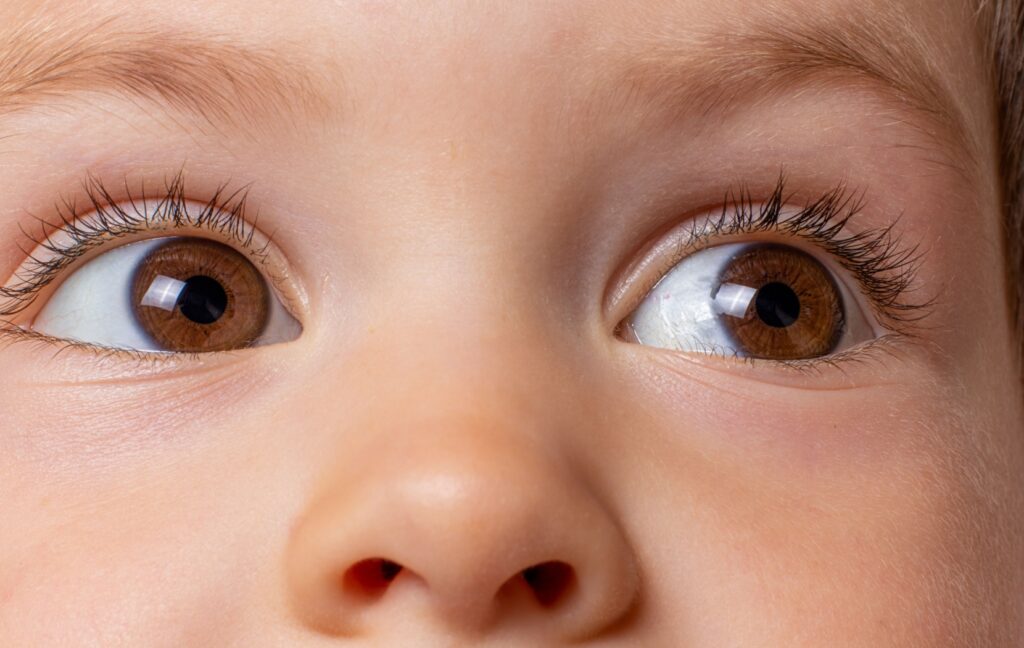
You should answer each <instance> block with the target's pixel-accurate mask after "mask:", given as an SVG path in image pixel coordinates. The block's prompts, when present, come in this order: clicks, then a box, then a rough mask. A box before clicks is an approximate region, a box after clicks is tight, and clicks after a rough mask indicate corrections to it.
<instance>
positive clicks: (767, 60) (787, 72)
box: [623, 6, 982, 167]
mask: <svg viewBox="0 0 1024 648" xmlns="http://www.w3.org/2000/svg"><path fill="white" fill-rule="evenodd" d="M901 11H902V10H901V9H900V8H899V7H895V6H893V7H890V8H888V9H886V11H885V12H884V13H883V12H880V11H874V10H868V9H860V8H857V7H853V8H851V9H850V10H849V11H847V12H844V13H843V15H840V16H836V15H817V14H814V13H813V12H812V13H808V14H807V15H803V16H788V15H787V16H786V17H785V19H783V18H780V17H777V16H775V15H774V14H772V13H771V12H769V11H760V12H759V11H758V10H754V11H752V12H751V13H750V15H749V16H746V17H745V18H743V19H740V20H737V21H734V23H731V24H730V25H729V27H728V28H726V29H725V30H724V31H715V32H714V33H707V34H703V35H702V36H700V37H698V38H696V39H695V40H693V41H687V42H682V43H678V44H675V43H673V42H672V39H666V38H664V37H663V35H662V34H659V33H657V32H656V33H655V37H654V38H651V39H650V42H649V43H645V44H644V45H643V46H642V47H641V48H640V51H642V52H643V54H641V55H640V56H639V57H635V56H634V57H633V58H632V59H631V60H630V61H629V63H628V64H627V66H626V73H625V77H626V80H625V83H624V84H623V85H624V87H626V88H628V92H629V94H630V96H631V97H632V98H634V99H635V98H638V97H640V98H643V100H645V101H655V102H657V103H659V104H663V105H666V106H668V108H669V114H670V115H672V110H671V106H681V107H683V109H684V110H689V111H692V110H694V107H695V106H696V107H697V109H698V110H701V111H703V112H705V113H711V112H714V111H727V110H728V109H729V108H730V107H731V106H733V105H736V104H738V103H740V100H741V99H743V98H744V96H746V95H747V94H749V93H751V92H753V93H754V94H755V95H757V96H758V97H763V96H765V95H772V94H778V93H780V92H785V91H792V90H793V89H794V87H800V86H801V85H806V84H808V83H810V82H812V81H813V82H817V83H821V82H822V81H825V82H827V81H828V80H829V79H830V78H831V79H834V80H835V81H836V82H837V85H841V86H843V87H850V85H851V84H858V83H859V84H861V85H864V86H865V87H869V88H870V89H871V90H873V91H875V92H881V93H882V94H883V95H885V96H887V97H888V98H889V99H892V100H894V102H895V104H896V105H897V106H898V107H900V108H902V109H904V110H906V111H909V112H911V113H914V114H917V115H919V116H921V117H923V118H924V119H923V120H917V121H915V123H913V124H912V125H913V126H917V127H918V128H919V129H920V130H922V131H924V132H925V133H926V134H928V135H929V136H932V137H933V138H935V139H936V140H937V141H939V142H940V143H942V144H945V145H951V146H947V147H946V148H948V149H949V151H950V154H949V155H947V158H948V162H949V163H950V164H951V165H953V166H957V167H966V165H963V163H962V162H963V159H962V157H957V156H956V155H953V153H958V154H960V155H961V156H966V157H967V159H968V160H969V161H977V159H978V156H979V151H980V150H982V147H981V143H980V142H978V141H977V140H976V138H975V136H974V134H973V132H972V131H971V129H970V128H968V120H967V118H966V114H967V109H966V108H965V107H964V106H963V105H961V103H960V102H959V101H957V99H956V97H955V95H954V93H953V92H952V91H951V89H949V88H948V87H947V86H946V85H945V84H944V83H943V75H942V74H941V73H940V70H938V69H937V66H936V63H935V62H934V60H933V59H934V55H932V54H930V53H929V52H930V51H932V50H934V48H935V47H936V45H934V44H931V43H928V42H926V41H925V40H924V36H923V35H922V34H918V33H917V32H916V31H915V30H914V29H912V28H910V26H911V25H912V24H913V22H912V21H911V20H910V19H908V18H906V17H905V16H904V15H902V13H901ZM672 118H674V116H673V117H672Z"/></svg>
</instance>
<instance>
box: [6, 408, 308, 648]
mask: <svg viewBox="0 0 1024 648" xmlns="http://www.w3.org/2000/svg"><path fill="white" fill-rule="evenodd" d="M207 406H209V404H207ZM57 418H59V417H57V416H55V417H53V420H52V421H51V423H52V425H51V427H50V428H48V429H47V430H46V431H47V432H48V433H55V432H57V431H58V430H59V429H60V426H59V425H57V421H56V419H57ZM70 420H75V419H74V418H73V417H71V418H69V421H70ZM268 420H269V419H268V417H263V418H262V419H261V418H260V417H259V416H256V415H255V414H254V415H252V416H248V417H246V416H237V417H234V418H232V419H231V425H230V426H229V427H221V428H216V427H209V426H208V425H207V426H201V427H202V429H201V430H196V429H190V428H188V427H186V426H183V427H182V428H180V431H181V432H182V436H181V437H179V438H177V439H176V440H175V441H174V442H173V443H172V442H169V441H168V440H167V439H163V438H161V439H159V440H157V439H154V438H148V439H146V440H145V442H144V441H143V440H142V439H139V440H138V444H137V445H134V446H133V447H132V449H126V448H125V447H124V443H123V442H121V441H122V440H121V437H120V435H118V436H117V437H116V440H118V441H119V442H120V443H118V444H116V445H120V446H121V447H120V449H119V451H118V452H116V453H112V454H116V462H115V461H114V459H115V457H114V456H112V454H102V455H98V456H100V457H102V459H103V460H102V461H100V460H98V459H97V455H92V454H91V453H88V452H85V450H87V449H88V448H91V447H92V443H96V444H99V442H100V440H99V439H95V438H92V439H91V440H90V441H91V442H90V444H88V445H86V446H80V447H79V448H78V449H79V450H80V451H81V454H80V455H78V456H79V458H81V459H82V460H81V461H80V462H78V463H79V466H78V467H79V470H78V472H77V474H76V473H75V472H74V471H73V470H72V469H71V466H72V465H74V464H75V456H74V455H72V456H65V457H64V458H63V459H62V460H61V462H60V463H61V464H62V465H60V466H56V465H50V466H49V467H48V468H47V467H46V466H44V465H42V464H39V463H28V462H25V463H21V464H17V465H15V464H14V463H4V460H3V459H0V466H2V467H3V470H0V475H2V477H0V482H2V483H3V486H4V490H3V492H4V493H5V502H4V524H2V525H0V636H3V637H5V638H7V640H8V641H10V642H11V643H10V645H55V646H56V645H103V646H121V645H124V646H142V645H146V646H169V647H170V646H197V645H227V644H228V643H229V642H232V641H236V640H238V639H239V637H245V636H247V634H248V633H249V632H251V631H252V629H253V628H258V627H260V624H259V623H257V622H254V619H260V618H268V617H269V616H270V611H273V610H275V609H278V608H280V607H281V604H280V601H278V600H276V599H275V598H274V596H276V595H283V588H282V587H281V586H280V584H279V583H278V582H277V581H278V580H280V579H281V578H282V577H281V574H280V571H279V570H278V569H277V566H278V563H279V562H280V561H279V556H280V555H281V554H282V553H283V551H284V549H283V546H284V542H285V541H286V539H287V537H288V524H289V520H291V519H293V518H294V517H295V511H296V510H298V509H299V504H300V503H301V500H302V495H301V493H300V492H299V484H300V483H301V479H298V478H297V477H298V476H301V475H302V474H303V471H304V467H303V466H301V465H298V462H296V461H293V460H291V459H290V458H289V455H288V453H287V450H286V448H285V443H284V441H282V440H287V439H288V438H289V437H288V435H286V434H281V433H280V430H281V429H282V428H279V427H276V426H275V425H273V424H272V423H268ZM137 423H138V422H137ZM51 428H52V429H51ZM25 430H26V431H38V430H35V429H33V428H25ZM95 431H96V430H94V432H95ZM141 431H142V430H140V432H141ZM200 432H201V433H200ZM239 439H246V440H248V442H246V443H240V442H239ZM108 441H110V442H111V445H115V444H114V443H113V440H111V439H108ZM65 464H66V465H65ZM260 615H263V616H262V617H261V616H260ZM55 619H56V620H57V621H59V622H55ZM19 637H22V638H23V639H24V641H18V638H19ZM217 637H223V641H218V640H217ZM154 638H158V639H154ZM250 638H251V639H252V641H251V642H243V643H246V644H247V645H256V644H258V643H259V642H260V641H261V640H263V641H265V640H266V638H262V639H261V638H259V637H250ZM280 643H281V645H288V642H284V641H282V642H280ZM5 645H6V644H5Z"/></svg>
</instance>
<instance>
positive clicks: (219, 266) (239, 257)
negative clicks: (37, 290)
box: [30, 237, 302, 353]
mask: <svg viewBox="0 0 1024 648" xmlns="http://www.w3.org/2000/svg"><path fill="white" fill-rule="evenodd" d="M30 328H31V329H33V330H35V331H37V332H39V333H43V334H46V335H49V336H52V337H57V338H63V339H68V340H74V341H77V342H83V343H87V344H93V345H98V346H105V347H113V348H120V349H130V350H136V351H148V352H180V353H205V352H212V351H227V350H233V349H243V348H247V347H252V346H262V345H267V344H275V343H279V342H287V341H290V340H294V339H295V338H297V337H298V336H299V334H300V333H301V331H302V327H301V325H300V324H299V323H298V321H296V320H295V318H294V317H292V316H291V315H290V314H289V313H288V311H287V310H286V309H285V307H284V306H283V305H282V304H281V302H280V300H279V299H278V298H277V296H276V295H275V294H274V292H273V290H272V289H271V288H270V286H269V285H268V283H267V280H266V279H265V278H264V276H263V274H262V273H261V272H260V270H259V269H258V268H257V267H256V266H255V265H254V264H253V263H252V262H251V261H250V260H249V259H248V258H247V257H246V256H245V255H243V254H242V253H240V252H238V251H236V250H235V249H234V248H232V247H230V246H228V245H225V244H222V243H218V242H216V241H213V240H210V239H204V238H196V237H165V238H158V239H150V240H146V241H142V242H138V243H132V244H129V245H124V246H121V247H118V248H115V249H113V250H111V251H109V252H105V253H103V254H102V255H100V256H98V257H96V258H95V259H93V260H91V261H89V262H88V263H86V264H85V265H83V266H82V267H81V268H79V269H78V270H76V271H75V272H74V273H73V274H72V275H70V276H69V277H68V278H67V279H66V280H65V281H64V282H63V283H62V284H61V285H60V286H59V287H58V288H57V290H56V291H55V292H54V293H53V295H52V296H51V297H50V298H49V300H48V301H47V302H46V303H45V304H44V305H43V306H42V308H41V309H40V310H39V312H38V314H37V315H36V317H35V319H34V321H33V322H32V324H31V326H30Z"/></svg>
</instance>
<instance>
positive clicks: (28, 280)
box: [0, 171, 307, 319]
mask: <svg viewBox="0 0 1024 648" xmlns="http://www.w3.org/2000/svg"><path fill="white" fill-rule="evenodd" d="M164 184H165V187H164V189H162V190H161V192H160V197H159V198H158V199H156V200H153V199H150V198H148V197H147V191H146V188H145V186H142V187H140V189H139V191H137V192H133V191H132V190H131V188H130V187H129V186H128V181H127V179H126V180H125V187H124V195H125V199H124V200H118V199H117V198H116V197H115V195H114V194H113V193H112V192H111V191H110V190H109V189H108V188H107V187H106V185H104V184H103V182H102V180H100V179H99V178H96V177H94V176H91V175H90V176H88V178H87V179H86V180H85V182H84V183H83V186H82V188H83V190H84V193H85V196H86V197H87V200H86V202H87V205H86V207H85V208H84V209H81V208H79V205H78V204H76V203H75V202H73V201H70V200H67V199H62V200H61V201H60V202H59V203H58V204H57V205H56V206H55V213H56V219H57V222H56V223H53V222H50V221H48V220H46V219H43V218H39V217H36V220H37V221H38V223H39V225H40V228H41V233H40V234H38V235H34V234H31V233H29V232H27V231H26V230H25V228H24V227H22V228H21V230H22V233H23V234H24V235H25V236H26V237H27V238H28V240H29V241H30V243H31V245H32V246H33V249H32V251H31V252H26V251H24V249H23V252H24V254H25V257H26V260H25V261H24V262H23V263H22V264H21V266H20V267H19V268H18V269H17V270H16V271H15V272H14V274H13V275H12V277H11V278H10V279H8V280H7V282H6V283H5V284H3V285H0V317H7V318H11V317H13V316H15V315H17V314H20V313H22V312H24V311H25V310H26V309H28V308H29V307H30V306H32V304H33V303H34V301H35V300H36V298H37V297H38V295H39V293H40V292H41V291H42V290H43V289H44V288H46V287H48V286H50V285H51V284H53V283H54V282H55V281H57V280H58V279H60V278H61V277H62V276H63V275H64V274H65V273H66V272H67V271H68V269H69V268H70V267H71V266H73V265H75V264H76V263H79V262H80V261H81V260H82V259H83V258H84V257H86V256H88V255H90V254H91V253H92V252H93V251H95V250H98V249H101V248H102V247H104V246H106V245H108V244H110V243H111V242H113V241H117V240H123V239H128V240H129V242H130V239H133V238H136V239H138V240H142V239H143V238H153V236H145V235H147V234H160V233H164V234H166V235H168V236H180V235H188V234H189V233H191V232H193V231H196V232H201V233H207V234H213V235H216V236H217V237H218V238H222V239H224V240H225V242H227V243H231V244H234V245H236V246H238V247H240V248H242V249H243V250H244V251H245V253H246V254H247V255H248V256H250V257H251V258H252V260H253V261H254V262H255V263H256V264H257V265H258V266H259V267H260V268H261V269H262V270H263V271H264V274H265V275H266V276H267V278H268V279H269V280H270V281H271V283H273V284H274V285H275V288H277V291H276V292H278V293H279V294H280V296H281V297H282V301H283V303H284V305H285V307H286V309H287V310H289V311H290V312H291V313H292V314H293V315H295V316H297V317H298V316H300V315H301V314H302V313H304V311H305V310H306V306H307V300H306V296H305V293H304V292H303V291H302V290H301V287H300V286H298V285H295V282H293V281H289V279H290V276H291V272H290V270H289V265H288V263H287V261H286V259H285V258H284V256H283V254H282V253H281V252H280V251H279V250H278V249H277V247H276V245H275V244H274V242H273V240H272V237H269V236H266V235H264V234H263V233H262V232H261V231H260V230H259V228H258V227H257V226H256V222H257V219H256V218H253V219H252V220H251V221H250V220H249V219H248V218H247V216H246V211H247V197H248V192H249V188H250V187H248V186H243V187H242V188H239V189H235V190H229V189H228V186H227V185H226V184H224V185H221V186H220V187H218V188H217V189H216V190H215V191H214V192H213V195H212V197H211V198H210V199H209V200H206V201H204V202H199V201H193V200H190V199H189V198H188V191H187V189H186V183H185V177H184V172H183V171H179V172H178V174H177V175H175V176H174V177H173V178H171V179H170V180H166V181H165V183H164ZM299 319H301V317H299Z"/></svg>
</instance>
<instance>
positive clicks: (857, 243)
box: [658, 174, 934, 334]
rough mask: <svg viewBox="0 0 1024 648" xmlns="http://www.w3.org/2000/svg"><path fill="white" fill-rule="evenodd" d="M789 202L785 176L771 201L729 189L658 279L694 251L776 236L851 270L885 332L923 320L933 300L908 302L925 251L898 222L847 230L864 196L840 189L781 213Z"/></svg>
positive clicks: (689, 234)
mask: <svg viewBox="0 0 1024 648" xmlns="http://www.w3.org/2000/svg"><path fill="white" fill-rule="evenodd" d="M790 204H792V195H790V194H789V193H788V192H787V190H786V178H785V175H784V174H783V175H781V176H780V177H779V180H778V182H777V183H776V185H775V188H774V190H773V191H772V193H771V195H770V196H769V198H768V199H767V200H765V201H755V200H754V198H753V194H752V193H751V192H750V191H749V190H747V189H745V188H743V189H740V190H739V191H738V192H735V191H730V192H729V193H728V194H727V195H726V197H725V199H724V200H723V202H722V207H721V211H720V212H719V214H718V215H717V216H713V217H711V218H710V219H708V220H706V221H704V222H702V223H700V224H699V225H697V226H695V227H694V228H693V229H691V230H690V231H689V232H687V234H686V236H685V237H684V238H683V239H682V240H681V241H680V243H679V244H678V246H676V250H675V253H674V254H672V255H671V258H669V259H666V260H665V262H664V264H663V265H662V266H661V267H660V268H659V270H660V271H659V273H658V276H659V277H661V276H663V275H664V274H665V273H666V272H668V270H670V269H671V268H672V267H674V266H675V265H676V264H677V263H679V262H680V261H681V260H682V259H683V258H684V257H686V256H687V255H688V254H692V253H693V252H695V251H697V250H700V249H703V248H706V247H710V246H711V245H712V244H713V243H714V242H715V241H716V240H719V239H724V238H728V237H737V236H744V235H746V236H751V235H754V236H756V235H759V234H777V235H781V236H784V237H790V238H794V237H795V238H797V239H800V240H804V241H807V242H810V243H812V244H814V245H816V246H817V247H818V248H820V249H822V250H824V251H825V252H826V253H828V254H829V255H830V256H831V257H832V258H834V259H835V260H836V261H837V262H838V263H839V264H840V265H841V266H842V267H843V268H844V269H845V270H847V271H848V272H850V273H851V274H852V275H853V276H854V277H855V278H856V279H857V280H858V283H859V284H860V288H861V290H862V291H863V293H864V294H865V295H866V296H867V297H868V299H869V300H870V302H871V304H872V305H873V307H874V310H875V311H876V314H877V315H878V316H879V318H880V320H881V321H880V322H879V323H880V324H881V325H882V326H883V327H885V328H886V329H888V330H890V331H892V332H897V333H903V334H908V333H909V332H910V329H911V328H912V326H913V325H914V324H915V323H917V322H919V321H921V320H922V319H924V318H925V317H927V315H928V313H929V311H930V310H931V307H932V305H933V304H934V300H932V299H928V300H924V301H920V302H918V301H911V300H910V296H911V295H912V293H914V292H915V290H917V288H916V284H917V274H918V268H919V266H920V262H921V258H922V256H923V253H922V252H921V251H920V250H919V249H918V247H917V246H916V245H915V246H910V247H907V246H905V245H904V244H903V241H902V239H901V238H900V237H899V236H898V235H896V233H895V232H894V228H895V226H896V222H893V223H890V224H888V225H886V226H885V227H880V228H875V229H867V230H862V231H859V232H857V231H855V232H852V233H850V232H848V228H847V226H848V225H849V223H850V221H852V220H853V219H855V218H856V217H857V216H858V215H859V214H860V213H861V212H862V211H863V208H864V196H863V193H852V192H850V191H849V190H848V189H847V187H846V185H843V184H841V185H838V186H837V187H835V188H834V189H832V190H831V191H829V192H827V193H826V194H825V195H823V196H821V197H820V198H818V199H817V200H815V201H813V202H810V203H807V204H806V206H805V207H803V208H802V209H801V210H800V211H799V212H797V213H796V214H794V215H792V216H787V215H784V213H783V210H784V209H785V208H786V207H787V206H788V205H790Z"/></svg>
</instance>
